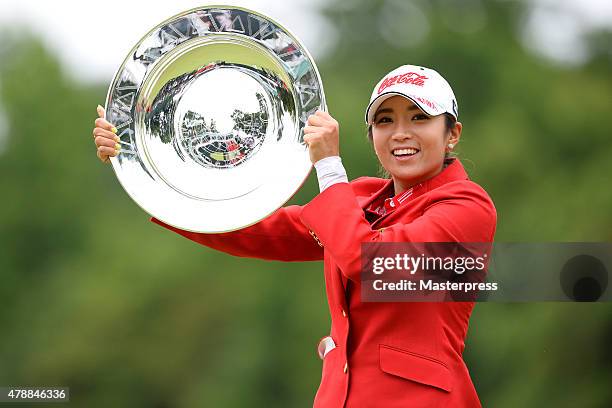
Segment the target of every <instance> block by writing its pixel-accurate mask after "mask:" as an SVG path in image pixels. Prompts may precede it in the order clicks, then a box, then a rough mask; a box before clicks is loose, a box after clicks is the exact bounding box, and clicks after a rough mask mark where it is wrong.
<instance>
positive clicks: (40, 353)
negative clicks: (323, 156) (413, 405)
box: [0, 0, 612, 408]
mask: <svg viewBox="0 0 612 408" xmlns="http://www.w3.org/2000/svg"><path fill="white" fill-rule="evenodd" d="M468 3H469V2H468ZM429 4H430V5H429V7H427V8H425V9H424V10H425V11H424V13H425V14H426V16H427V18H428V21H429V25H430V31H429V34H428V36H427V39H426V41H423V42H420V43H418V44H411V43H410V42H409V41H408V42H403V41H401V38H402V36H408V35H411V33H410V30H409V29H408V30H407V31H402V30H403V28H405V27H404V26H403V25H402V24H403V23H402V19H401V13H400V12H401V10H398V11H397V13H396V14H395V17H397V24H395V25H393V26H391V30H396V31H392V32H389V31H388V30H389V29H390V28H389V27H381V26H377V25H376V24H374V23H373V22H372V21H373V20H372V16H376V15H378V14H380V13H381V12H386V13H389V11H388V10H387V11H384V10H382V8H383V2H381V1H365V0H361V1H353V0H336V1H335V2H333V4H328V5H326V6H325V7H324V8H322V10H321V13H323V14H324V15H325V16H326V17H327V19H328V21H330V22H331V23H332V24H333V25H335V26H336V28H337V30H338V31H337V38H336V41H335V42H334V45H333V49H332V50H331V52H329V53H328V54H327V56H326V57H325V58H322V59H320V60H318V61H317V63H318V65H319V69H320V72H321V75H322V78H323V81H324V85H325V91H326V94H327V98H328V106H329V110H330V113H331V114H332V115H333V116H334V117H336V118H337V119H338V121H339V122H340V126H341V140H342V142H341V154H342V157H343V162H344V164H345V166H346V168H347V171H348V173H349V177H350V178H356V177H358V176H362V175H375V174H376V173H377V170H378V165H377V161H376V158H375V156H374V154H373V153H372V150H371V148H370V146H369V144H368V142H367V140H366V137H365V126H364V125H363V120H362V117H363V109H364V107H365V106H366V104H367V101H368V99H369V96H370V92H371V89H372V87H373V85H374V84H375V83H376V82H377V81H378V80H379V79H380V78H381V77H382V76H383V75H384V74H385V73H387V72H388V71H389V70H391V69H393V68H395V67H397V66H399V65H402V64H406V63H413V64H420V65H425V66H430V67H433V68H435V69H437V70H438V71H440V72H441V73H442V74H443V75H444V76H445V77H446V78H447V79H448V81H449V82H450V83H451V84H452V85H453V87H454V89H455V93H456V94H457V98H458V100H459V109H460V112H461V113H460V115H461V121H462V122H463V124H464V132H463V137H462V139H461V143H460V144H459V145H458V150H457V151H458V152H459V156H460V157H461V158H462V160H463V163H464V166H465V167H466V170H467V171H468V173H469V174H470V176H471V178H472V179H474V180H475V181H476V182H478V183H479V184H481V185H482V186H483V187H484V188H485V189H486V190H487V191H488V192H489V194H490V195H491V197H492V198H493V200H494V202H495V205H496V207H497V211H498V229H497V235H496V240H497V241H517V242H519V241H520V242H529V241H611V240H612V228H611V227H612V189H611V188H610V184H611V183H610V179H611V177H610V175H611V174H612V160H611V157H612V134H611V131H610V123H611V122H610V120H611V117H612V97H611V92H612V75H611V72H612V71H611V68H612V52H611V50H612V48H611V47H612V45H611V44H612V32H611V31H605V30H600V31H598V32H595V33H593V34H592V35H591V36H590V38H589V42H588V46H589V47H590V48H589V50H590V58H589V59H588V60H587V61H586V62H585V63H582V64H573V65H563V64H558V63H554V62H551V61H549V60H546V59H543V58H541V57H539V56H537V55H536V54H534V53H531V52H528V51H527V50H526V49H525V47H524V46H523V45H522V44H521V43H520V42H519V39H518V37H519V33H518V28H517V27H518V26H519V25H520V16H521V15H522V14H521V13H522V11H523V8H524V7H525V5H524V3H523V2H515V1H489V2H486V3H484V5H483V10H484V12H485V13H486V17H487V18H486V21H487V22H486V25H485V27H484V28H483V29H481V30H476V31H471V30H462V31H461V30H452V29H451V28H452V27H451V26H449V24H447V23H444V24H443V23H442V19H445V18H446V19H447V20H446V21H448V18H449V13H452V15H451V19H454V21H455V22H456V24H458V25H461V24H466V25H469V24H471V20H470V15H471V14H470V12H469V9H467V10H466V9H464V8H462V6H461V2H458V3H449V2H443V1H437V2H432V3H429ZM449 4H450V5H452V7H451V6H449ZM391 15H392V16H393V13H392V14H391ZM406 24H408V23H406ZM390 36H391V37H393V36H395V37H396V38H398V41H397V43H392V42H391V41H389V40H388V39H389V38H390ZM0 42H1V44H2V45H1V46H0V107H1V109H2V111H3V117H4V119H3V121H4V123H5V127H6V137H5V138H4V139H3V140H0V142H1V143H0V192H1V195H2V199H1V201H0V299H1V307H0V385H6V386H9V385H32V386H35V385H63V386H69V387H70V389H71V394H72V395H71V403H70V405H71V406H75V407H92V408H93V407H156V408H183V407H196V406H199V407H228V408H233V407H308V406H311V405H312V400H313V397H314V394H315V392H316V389H317V386H318V384H319V381H320V375H321V372H320V370H321V362H320V360H319V358H318V357H317V354H316V350H315V347H316V344H317V341H318V340H319V338H320V337H322V336H324V335H326V334H327V333H328V330H329V318H328V315H327V305H326V299H325V292H324V283H323V275H322V274H323V266H322V264H321V263H301V264H285V263H280V262H264V261H257V260H248V259H240V258H233V257H230V256H228V255H225V254H221V253H217V252H214V251H213V250H210V249H207V248H205V247H202V246H198V245H197V244H195V243H193V242H190V241H188V240H186V239H183V238H181V237H179V236H177V235H175V234H173V233H171V232H169V231H166V230H164V229H162V228H160V227H158V226H156V225H154V224H152V223H150V222H149V220H148V216H147V214H145V213H144V212H143V211H142V210H140V208H139V207H138V206H137V205H136V204H135V203H134V202H132V201H131V199H130V198H129V197H128V196H127V194H126V193H125V192H124V191H123V190H122V188H121V187H120V185H119V183H118V182H117V180H116V178H115V177H114V174H113V172H112V170H111V168H110V167H109V166H106V165H103V164H101V163H100V162H99V161H98V159H97V158H96V156H95V147H94V144H93V140H92V136H91V130H92V128H93V121H94V119H95V117H96V114H95V107H96V105H97V104H98V103H102V104H103V102H104V98H105V95H106V87H107V85H108V83H99V84H97V85H95V86H91V85H84V84H83V83H82V82H77V81H75V80H73V79H72V78H71V77H69V75H67V74H66V72H65V70H64V69H63V68H62V66H61V65H60V63H59V61H58V60H57V59H56V57H55V56H54V55H53V53H52V52H50V51H49V50H48V49H46V48H45V47H44V46H43V45H42V44H43V42H42V41H41V40H40V39H39V38H37V37H36V36H34V35H30V36H24V35H23V33H22V32H21V33H20V34H19V35H16V34H15V32H14V31H13V30H11V29H10V28H7V27H4V28H2V30H1V31H0ZM110 79H111V78H110V77H109V78H108V82H110ZM317 191H318V188H317V185H316V179H315V178H314V176H313V175H311V177H310V179H309V180H308V182H307V184H306V185H305V186H304V187H303V189H302V190H301V191H300V192H299V193H298V194H297V195H296V196H295V197H294V198H293V199H292V201H291V203H300V204H303V203H306V202H308V201H309V200H310V199H311V198H312V197H314V196H315V195H316V193H317ZM611 347H612V305H610V304H604V303H600V304H572V303H530V304H487V303H481V304H477V305H476V308H475V311H474V314H473V317H472V320H471V324H470V331H469V334H468V340H467V348H466V352H465V358H466V361H467V364H468V366H469V368H470V370H471V374H472V378H473V381H474V383H475V386H476V388H477V390H478V392H479V395H480V397H481V400H482V403H483V405H484V406H485V407H501V408H505V407H609V406H612V387H611V385H612V350H611ZM0 405H2V404H0ZM19 406H25V404H22V405H19ZM37 406H43V405H41V404H38V405H37ZM50 406H58V405H50Z"/></svg>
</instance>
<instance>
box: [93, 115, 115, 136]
mask: <svg viewBox="0 0 612 408" xmlns="http://www.w3.org/2000/svg"><path fill="white" fill-rule="evenodd" d="M94 124H95V125H96V127H97V128H102V129H105V130H108V131H109V132H113V133H117V128H115V127H114V126H113V125H111V124H110V123H109V122H108V121H107V120H106V119H104V118H98V119H96V120H95V122H94Z"/></svg>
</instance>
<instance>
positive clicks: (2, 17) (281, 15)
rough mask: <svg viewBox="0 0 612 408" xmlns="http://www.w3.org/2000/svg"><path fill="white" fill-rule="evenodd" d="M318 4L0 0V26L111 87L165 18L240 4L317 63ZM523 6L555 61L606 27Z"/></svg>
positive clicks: (407, 6) (558, 9) (553, 6)
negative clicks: (29, 37) (288, 35)
mask: <svg viewBox="0 0 612 408" xmlns="http://www.w3.org/2000/svg"><path fill="white" fill-rule="evenodd" d="M323 1H324V0H283V1H280V0H220V1H219V2H214V3H210V2H206V1H198V0H195V1H194V0H173V1H164V2H153V1H150V0H147V1H145V0H129V1H128V0H104V1H103V2H99V6H98V5H95V3H93V2H90V1H80V2H75V1H71V0H56V1H49V2H46V1H41V0H0V26H6V25H9V24H10V25H12V26H13V27H17V32H19V30H20V29H21V28H25V29H29V30H30V31H33V32H35V33H36V34H38V35H39V36H40V37H41V38H42V39H43V40H44V41H45V43H46V44H47V46H48V47H50V49H52V50H53V52H55V53H56V54H57V55H58V56H59V57H60V59H61V60H62V61H63V62H64V65H65V66H66V67H67V69H68V71H69V72H70V74H72V75H73V76H74V77H75V78H76V79H77V80H80V81H85V82H91V81H94V82H100V81H102V82H109V81H110V79H111V78H112V76H113V74H114V72H115V70H116V69H117V67H118V66H119V65H120V64H121V62H122V61H123V59H124V58H125V56H126V54H127V52H128V51H129V50H130V49H131V48H132V46H134V45H135V44H136V43H137V42H138V41H139V40H140V38H141V37H142V36H143V35H144V34H145V33H146V32H147V31H149V30H150V29H151V28H153V27H154V26H155V25H157V24H158V23H159V22H161V21H163V20H165V19H167V18H169V17H170V16H173V15H175V14H177V13H180V12H182V11H184V10H188V9H190V8H194V7H199V6H202V5H204V4H219V3H223V4H233V5H240V6H242V7H246V8H250V9H253V10H257V11H259V12H261V13H263V14H266V15H268V16H270V17H272V18H273V19H275V20H277V21H279V22H280V23H281V24H282V25H283V26H285V27H286V28H287V29H289V30H290V31H291V32H293V33H294V34H295V35H296V36H297V37H298V38H299V39H300V40H301V41H302V42H303V43H304V44H305V46H306V48H307V49H308V50H309V51H310V52H311V53H312V54H313V56H314V58H315V60H316V59H317V58H320V57H321V56H323V55H325V53H326V52H328V50H329V49H330V47H331V45H332V44H333V41H334V31H333V27H332V25H331V24H330V23H329V22H328V21H326V20H325V19H324V18H322V17H321V16H319V15H318V13H317V8H318V7H320V5H321V4H322V2H323ZM449 1H452V2H455V1H457V0H449ZM481 1H482V0H462V3H461V4H462V5H465V4H467V5H469V7H470V10H471V16H477V15H478V13H477V11H478V9H479V5H480V4H481ZM498 1H509V0H498ZM525 1H527V2H528V3H529V4H530V5H531V7H530V12H529V13H528V14H527V15H525V16H524V19H523V24H522V30H521V31H522V34H521V36H522V39H523V42H524V44H525V46H526V47H527V48H529V49H531V50H532V51H533V52H537V53H539V54H541V55H543V56H544V57H546V58H549V59H551V60H553V61H556V62H559V63H564V64H580V63H582V62H584V61H585V60H586V59H587V58H588V50H586V49H585V47H584V46H583V44H582V42H581V38H582V36H583V35H584V34H585V33H587V32H588V31H589V30H591V29H593V28H598V27H608V28H609V29H612V1H610V0H580V1H577V0H525ZM387 3H388V7H387V12H386V13H385V11H384V10H383V12H382V13H381V17H380V19H379V21H380V22H387V21H389V20H388V19H389V18H390V17H391V18H392V17H394V16H395V17H397V12H398V10H399V12H404V13H410V15H411V16H412V19H417V17H418V16H424V14H423V13H422V9H423V8H424V7H423V5H425V6H426V2H424V1H422V0H413V1H409V0H387ZM396 20H397V19H396ZM421 20H422V19H421ZM394 21H395V20H394ZM472 23H476V22H475V21H472ZM396 26H397V25H396ZM415 26H416V25H412V27H415ZM474 26H477V24H475V25H474ZM427 27H428V25H427V22H422V23H421V31H420V33H419V34H420V38H421V40H424V39H425V38H426V34H427ZM390 30H391V32H390V33H389V34H390V36H393V34H394V32H395V31H397V30H400V31H401V27H399V28H397V29H394V28H393V26H391V28H390ZM394 30H395V31H394ZM383 31H384V30H383ZM383 34H384V33H383ZM413 34H414V33H413ZM412 38H414V37H412ZM0 40H1V39H0Z"/></svg>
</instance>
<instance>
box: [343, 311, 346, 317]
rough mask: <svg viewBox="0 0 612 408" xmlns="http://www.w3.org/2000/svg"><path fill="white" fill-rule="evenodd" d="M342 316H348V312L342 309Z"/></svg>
mask: <svg viewBox="0 0 612 408" xmlns="http://www.w3.org/2000/svg"><path fill="white" fill-rule="evenodd" d="M342 316H344V317H346V312H345V311H344V309H342Z"/></svg>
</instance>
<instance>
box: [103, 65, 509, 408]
mask: <svg viewBox="0 0 612 408" xmlns="http://www.w3.org/2000/svg"><path fill="white" fill-rule="evenodd" d="M99 114H100V116H101V117H102V116H103V114H104V112H103V111H102V110H100V109H99ZM457 117H458V111H457V102H456V100H455V96H454V93H453V91H452V89H451V87H450V85H449V84H448V83H447V82H446V80H445V79H444V78H442V76H440V74H438V73H437V72H436V71H434V70H431V69H428V68H423V67H419V66H412V65H405V66H401V67H399V68H397V69H395V70H393V71H391V72H390V73H389V74H387V75H386V76H385V77H384V78H383V79H382V80H381V81H380V82H379V83H378V84H377V85H376V87H375V88H374V91H373V93H372V97H371V99H370V104H369V106H368V108H367V110H366V123H367V124H368V136H369V139H370V140H371V141H372V143H373V146H374V150H375V152H376V155H377V157H378V159H379V161H380V164H381V166H382V167H383V168H384V170H386V171H387V172H388V174H389V176H390V178H389V179H381V178H373V177H360V178H358V179H356V180H353V181H352V182H350V183H349V182H348V179H347V176H346V172H345V170H344V168H343V166H342V162H341V160H340V157H339V148H338V138H339V127H338V123H337V122H336V121H335V120H334V119H333V118H332V117H331V116H330V115H329V114H327V113H325V112H320V111H319V112H317V113H316V114H314V115H312V116H310V118H309V119H308V123H307V126H306V127H305V129H304V133H305V136H304V140H305V142H306V143H307V144H308V146H309V153H310V158H311V160H312V162H313V163H314V166H315V168H316V171H317V177H318V179H319V187H320V190H321V193H320V194H319V195H318V196H316V197H315V198H314V199H313V200H312V201H311V202H310V203H308V204H306V205H304V206H295V205H294V206H287V207H283V208H281V209H279V210H277V211H276V212H275V213H274V214H272V215H271V216H270V217H268V218H266V219H265V220H263V221H261V222H259V223H257V224H255V225H252V226H250V227H247V228H245V229H242V230H239V231H234V232H230V233H223V234H210V235H209V234H199V233H193V232H188V231H183V230H179V229H177V228H174V227H172V226H169V225H166V224H164V223H163V222H162V221H160V220H157V219H155V218H152V219H151V220H152V221H153V222H155V223H157V224H159V225H162V226H164V227H166V228H168V229H170V230H173V231H175V232H177V233H179V234H181V235H183V236H185V237H187V238H189V239H191V240H193V241H196V242H199V243H200V244H202V245H206V246H208V247H210V248H214V249H217V250H220V251H223V252H226V253H229V254H232V255H236V256H244V257H253V258H261V259H272V260H283V261H306V260H320V259H322V260H324V275H325V284H326V291H327V299H328V304H329V310H330V313H331V322H332V324H331V330H330V335H329V336H327V337H324V338H323V339H322V340H321V342H320V344H319V353H320V356H321V357H322V358H323V373H322V378H321V384H320V386H319V389H318V391H317V394H316V397H315V401H314V406H315V407H321V408H330V407H345V406H346V407H385V408H394V407H477V406H480V402H479V400H478V396H477V394H476V391H475V389H474V386H473V384H472V381H471V379H470V376H469V373H468V369H467V367H466V365H465V363H464V361H463V359H462V353H463V349H464V339H465V337H466V334H467V328H468V321H469V317H470V314H471V312H472V308H473V306H474V304H473V302H362V301H361V296H360V289H361V281H360V279H359V277H360V272H361V259H360V251H361V248H360V245H361V243H363V242H379V241H389V242H492V241H493V238H494V234H495V227H496V218H497V217H496V211H495V207H494V205H493V202H492V201H491V199H490V198H489V196H488V195H487V193H486V192H485V191H484V190H483V189H482V188H481V187H480V186H478V185H477V184H476V183H474V182H472V181H470V180H469V179H468V176H467V174H466V173H465V171H464V169H463V166H462V165H461V162H460V161H459V159H457V158H454V157H451V152H452V150H453V148H454V147H455V146H456V145H457V143H458V142H459V139H460V137H461V130H462V125H461V123H460V122H458V121H457ZM112 130H113V128H112V125H111V124H109V123H108V122H106V121H105V120H104V119H102V118H99V119H97V120H96V129H95V130H94V135H95V136H96V138H95V140H96V145H97V146H98V157H99V158H100V159H101V160H103V161H107V160H108V156H113V155H115V154H116V150H115V148H114V147H115V146H114V144H115V142H114V141H113V138H114V136H115V135H114V133H113V132H112Z"/></svg>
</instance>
